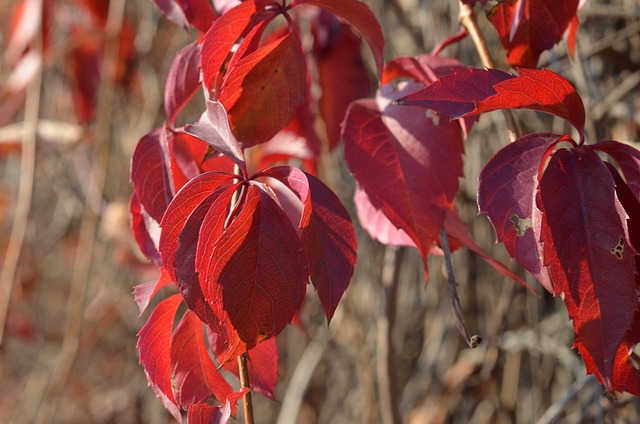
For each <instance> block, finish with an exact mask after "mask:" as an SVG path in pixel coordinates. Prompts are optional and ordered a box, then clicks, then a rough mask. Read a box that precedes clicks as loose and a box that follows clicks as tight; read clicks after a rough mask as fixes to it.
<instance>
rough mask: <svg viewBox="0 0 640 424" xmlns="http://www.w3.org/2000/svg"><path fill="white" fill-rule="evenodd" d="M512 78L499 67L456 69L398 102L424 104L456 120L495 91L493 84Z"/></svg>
mask: <svg viewBox="0 0 640 424" xmlns="http://www.w3.org/2000/svg"><path fill="white" fill-rule="evenodd" d="M412 73H413V72H412ZM510 78H514V77H513V75H510V74H507V73H506V72H502V71H498V70H497V69H476V68H465V69H461V70H455V71H454V72H452V73H450V74H449V75H445V76H442V77H441V78H440V79H438V80H437V81H434V82H433V84H431V85H429V86H427V87H426V88H424V89H422V90H419V91H416V92H415V93H411V94H409V95H407V96H405V97H403V98H401V99H399V100H398V101H397V104H399V105H415V106H424V107H428V108H430V109H433V110H435V111H436V112H438V113H439V114H441V115H444V116H448V117H449V118H451V119H457V118H461V117H463V116H466V115H469V114H470V113H471V112H473V111H474V109H475V108H476V102H477V101H480V100H484V99H486V98H487V97H489V96H491V95H493V94H495V93H496V90H495V89H494V86H495V85H496V84H498V83H500V82H501V81H505V80H508V79H510Z"/></svg>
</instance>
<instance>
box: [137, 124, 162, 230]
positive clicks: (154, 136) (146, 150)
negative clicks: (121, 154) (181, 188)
mask: <svg viewBox="0 0 640 424" xmlns="http://www.w3.org/2000/svg"><path fill="white" fill-rule="evenodd" d="M162 131H163V129H156V130H153V131H152V132H150V133H149V134H147V135H145V136H143V137H142V138H141V139H140V141H138V144H137V145H136V148H135V150H134V151H133V158H132V159H131V182H133V187H134V190H135V191H136V193H137V194H138V199H139V200H140V204H141V205H142V207H143V208H144V210H145V211H146V212H147V213H148V214H149V216H150V217H151V218H153V219H154V220H156V221H157V222H160V221H161V220H162V216H163V215H164V211H165V210H166V209H167V205H168V204H169V202H170V201H171V197H172V193H171V186H170V182H169V175H168V170H167V167H166V162H165V154H164V151H163V149H162V146H161V144H160V143H161V135H162Z"/></svg>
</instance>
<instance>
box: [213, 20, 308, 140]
mask: <svg viewBox="0 0 640 424" xmlns="http://www.w3.org/2000/svg"><path fill="white" fill-rule="evenodd" d="M234 10H235V9H234ZM225 16H226V15H225ZM305 80H306V63H305V57H304V54H303V52H302V47H301V45H300V38H299V37H298V34H297V33H296V32H295V31H292V32H290V33H288V34H286V35H284V36H283V37H281V38H279V39H277V40H276V41H273V42H271V43H269V44H267V45H266V46H264V47H261V48H260V49H258V50H256V51H255V52H252V53H250V54H247V55H246V56H244V57H243V58H242V59H240V60H238V61H237V62H235V66H233V67H231V68H230V69H229V70H228V71H227V74H226V75H225V78H224V81H223V83H222V87H221V88H220V102H221V103H222V104H223V105H224V106H225V108H226V110H227V113H228V114H229V120H230V123H231V126H232V129H233V131H234V133H235V135H236V137H237V138H238V140H239V141H240V143H241V144H242V145H243V147H249V146H253V145H255V144H258V143H263V142H265V141H268V140H269V139H270V138H271V137H273V136H274V135H276V133H277V132H278V131H280V130H281V129H282V128H284V127H285V126H286V125H287V124H288V123H289V122H291V120H292V118H293V116H294V114H295V112H296V110H297V109H298V107H299V106H300V105H302V104H303V103H304V99H305V90H306V81H305ZM282 93H287V95H283V94H282Z"/></svg>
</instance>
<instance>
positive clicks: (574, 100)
mask: <svg viewBox="0 0 640 424" xmlns="http://www.w3.org/2000/svg"><path fill="white" fill-rule="evenodd" d="M494 89H495V90H496V94H494V95H493V96H490V97H488V98H486V99H481V100H480V101H479V102H477V103H476V110H475V112H474V113H484V112H489V111H492V110H498V109H532V110H537V111H539V112H544V113H550V114H552V115H556V116H558V117H560V118H563V119H565V120H567V121H568V122H570V123H571V125H573V126H574V127H575V128H576V129H577V130H578V132H579V133H580V137H581V138H582V136H583V134H584V120H585V111H584V105H583V104H582V99H580V96H579V95H578V93H577V92H576V90H575V88H573V86H572V85H571V84H569V82H568V81H567V80H565V79H564V78H562V77H561V76H560V75H558V74H556V73H554V72H551V71H548V70H546V69H542V70H539V69H522V68H521V69H518V76H517V77H516V78H510V79H506V80H504V81H502V82H500V83H498V84H496V85H495V86H494Z"/></svg>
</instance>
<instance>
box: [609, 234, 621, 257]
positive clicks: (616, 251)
mask: <svg viewBox="0 0 640 424" xmlns="http://www.w3.org/2000/svg"><path fill="white" fill-rule="evenodd" d="M611 253H612V254H613V256H615V257H616V258H617V259H618V260H619V261H621V260H622V254H623V253H624V237H620V240H619V241H618V244H617V245H616V246H615V247H614V248H613V249H611Z"/></svg>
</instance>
